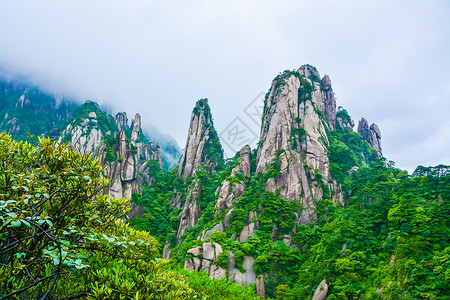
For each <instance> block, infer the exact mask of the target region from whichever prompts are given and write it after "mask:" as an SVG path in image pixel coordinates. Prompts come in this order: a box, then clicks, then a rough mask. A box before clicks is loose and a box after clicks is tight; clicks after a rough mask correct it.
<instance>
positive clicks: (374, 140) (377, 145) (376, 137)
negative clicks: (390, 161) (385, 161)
mask: <svg viewBox="0 0 450 300" xmlns="http://www.w3.org/2000/svg"><path fill="white" fill-rule="evenodd" d="M358 133H359V134H360V135H361V136H362V137H363V139H365V140H366V141H367V142H368V143H369V145H370V146H372V147H373V148H374V149H375V150H376V151H377V152H376V156H377V157H381V156H383V152H382V149H381V131H380V128H378V125H377V124H374V123H372V125H370V127H369V122H367V120H366V119H364V118H361V121H359V122H358Z"/></svg>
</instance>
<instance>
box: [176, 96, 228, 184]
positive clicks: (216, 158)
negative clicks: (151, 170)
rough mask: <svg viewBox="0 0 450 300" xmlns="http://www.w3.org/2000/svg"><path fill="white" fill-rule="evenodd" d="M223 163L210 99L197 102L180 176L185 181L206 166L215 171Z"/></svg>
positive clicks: (179, 171)
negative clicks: (198, 169) (202, 166)
mask: <svg viewBox="0 0 450 300" xmlns="http://www.w3.org/2000/svg"><path fill="white" fill-rule="evenodd" d="M221 161H223V150H222V146H221V145H220V141H219V137H218V135H217V132H216V130H215V129H214V125H213V120H212V116H211V111H210V108H209V105H208V99H201V100H199V101H197V103H196V105H195V107H194V110H193V112H192V115H191V122H190V125H189V131H188V138H187V142H186V147H185V148H184V151H183V155H182V157H181V160H180V164H179V169H178V176H180V177H182V178H183V180H185V181H186V179H187V178H188V177H189V176H191V175H192V174H195V172H196V170H197V168H198V167H200V166H201V165H203V164H206V165H207V166H208V167H209V168H211V169H214V168H215V167H216V166H217V165H218V164H219V163H220V162H221Z"/></svg>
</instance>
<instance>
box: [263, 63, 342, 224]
mask: <svg viewBox="0 0 450 300" xmlns="http://www.w3.org/2000/svg"><path fill="white" fill-rule="evenodd" d="M308 76H309V77H312V78H319V76H318V72H317V71H316V70H315V68H314V69H312V68H311V67H310V66H303V67H301V68H300V69H299V70H298V72H287V73H283V74H281V75H280V76H278V77H277V78H275V80H274V81H273V82H272V86H271V89H270V91H269V93H268V95H267V97H266V100H265V105H264V112H263V119H262V128H261V134H260V142H259V143H260V145H261V146H260V148H259V149H258V157H257V164H256V173H257V174H258V173H261V172H266V171H267V170H268V169H269V168H270V167H271V165H272V164H274V163H275V161H276V160H278V162H279V166H278V167H277V168H278V169H279V171H280V173H281V174H280V175H278V176H276V177H275V178H270V179H269V180H268V182H267V185H266V189H267V190H269V191H272V192H276V191H277V190H278V191H280V195H281V197H282V198H284V199H287V200H294V199H298V200H300V203H301V205H302V206H303V212H302V215H301V217H300V222H301V223H303V224H306V223H309V222H310V221H315V220H316V218H317V216H316V214H315V210H314V208H315V202H317V201H320V200H321V199H322V198H323V196H324V192H325V191H324V187H325V189H328V191H327V192H328V193H329V194H330V196H331V197H332V199H333V200H334V202H335V203H336V202H341V201H342V195H341V193H340V192H339V189H338V186H337V184H336V182H335V181H334V180H333V178H331V174H330V168H329V161H328V156H327V147H328V138H327V134H326V128H327V127H328V128H329V129H333V128H334V123H332V122H333V120H334V121H335V115H336V112H335V111H334V113H330V119H331V123H330V120H329V119H328V118H327V119H326V118H325V117H324V112H327V111H330V105H329V104H327V103H328V102H330V101H331V102H333V101H334V98H333V99H332V100H330V99H328V98H327V95H328V97H331V96H330V95H329V94H325V93H324V92H323V91H321V84H323V83H325V84H326V86H325V87H322V89H324V90H325V89H326V90H328V91H329V90H330V89H331V83H328V82H329V78H328V77H324V79H323V80H322V81H321V82H317V81H314V80H311V79H309V78H308ZM335 105H336V104H335V103H334V104H331V107H333V106H334V107H335ZM331 124H333V125H331ZM316 172H320V174H321V175H322V179H321V180H319V181H318V180H316Z"/></svg>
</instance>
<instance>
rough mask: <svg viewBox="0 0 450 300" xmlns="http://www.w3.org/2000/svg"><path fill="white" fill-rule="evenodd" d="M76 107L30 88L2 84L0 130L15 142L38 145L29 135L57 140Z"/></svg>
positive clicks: (0, 90) (2, 82)
mask: <svg viewBox="0 0 450 300" xmlns="http://www.w3.org/2000/svg"><path fill="white" fill-rule="evenodd" d="M75 108H76V105H75V104H72V103H70V102H67V101H66V99H63V100H62V102H61V103H59V104H57V100H56V99H55V98H53V97H51V96H49V95H46V94H45V93H43V92H42V91H40V90H38V89H37V88H34V87H30V86H22V87H17V83H15V82H12V83H6V82H4V81H1V82H0V116H1V117H0V119H1V120H2V121H0V130H1V131H3V132H7V133H8V134H11V135H12V138H13V139H14V140H18V141H19V140H23V141H28V142H31V143H37V142H38V140H37V139H34V140H33V139H31V138H30V137H29V136H28V133H30V135H32V136H34V135H36V136H40V135H43V136H47V137H51V138H57V135H58V134H59V130H58V128H60V127H62V126H63V125H64V124H65V123H66V122H67V117H68V115H69V114H71V113H72V112H73V111H74V110H75Z"/></svg>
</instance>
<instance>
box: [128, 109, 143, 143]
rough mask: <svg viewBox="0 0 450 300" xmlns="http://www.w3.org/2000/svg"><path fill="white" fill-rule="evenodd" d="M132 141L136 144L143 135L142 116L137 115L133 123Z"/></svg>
mask: <svg viewBox="0 0 450 300" xmlns="http://www.w3.org/2000/svg"><path fill="white" fill-rule="evenodd" d="M131 130H132V131H131V140H132V141H134V142H136V141H137V140H138V139H139V136H140V134H141V131H142V130H141V115H139V114H138V113H136V115H135V116H134V119H133V120H132V121H131Z"/></svg>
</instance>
